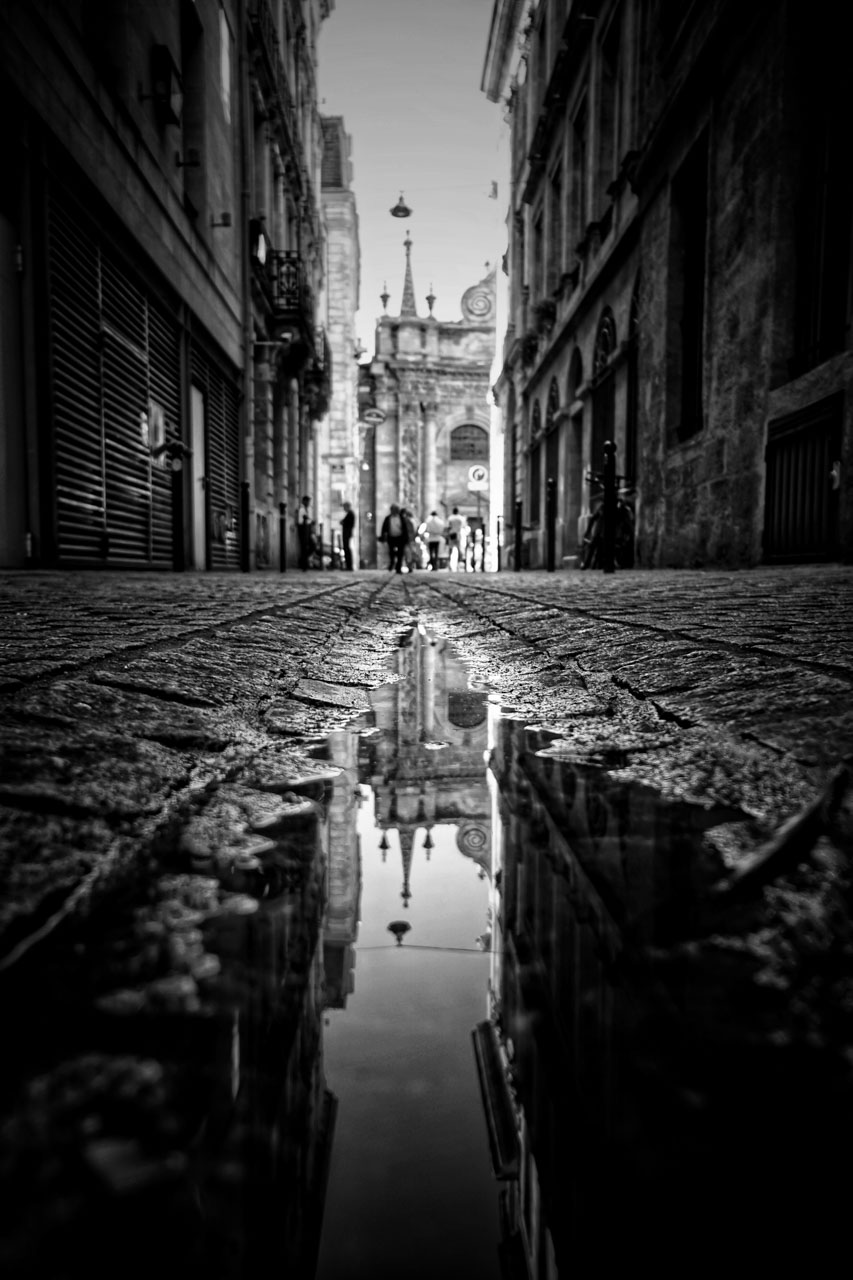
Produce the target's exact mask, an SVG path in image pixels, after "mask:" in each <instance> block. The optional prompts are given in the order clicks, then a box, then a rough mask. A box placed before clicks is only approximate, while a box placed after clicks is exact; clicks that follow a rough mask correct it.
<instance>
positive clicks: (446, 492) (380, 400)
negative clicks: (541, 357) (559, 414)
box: [363, 233, 496, 567]
mask: <svg viewBox="0 0 853 1280" xmlns="http://www.w3.org/2000/svg"><path fill="white" fill-rule="evenodd" d="M403 248H404V252H405V260H404V268H403V289H402V295H401V301H400V309H399V312H398V313H397V314H396V315H389V314H388V313H387V311H386V312H385V314H383V315H382V316H381V317H380V319H379V320H378V322H377V326H376V345H375V355H374V358H373V361H372V363H371V365H370V368H369V372H368V378H369V382H370V384H371V392H372V394H371V399H372V402H373V408H374V409H378V410H380V411H381V414H382V415H384V417H383V420H382V421H381V422H380V423H378V424H377V425H376V426H375V429H374V430H373V431H372V433H371V435H370V436H368V437H367V438H366V440H365V451H364V456H365V460H366V463H367V467H368V472H367V473H365V474H366V475H368V474H369V477H370V478H369V482H368V484H364V483H363V491H364V492H365V502H364V506H365V507H366V508H369V510H365V512H364V516H365V518H367V517H369V516H372V517H373V518H374V520H375V526H376V528H377V529H378V527H379V526H380V525H381V522H382V520H383V519H384V517H385V515H387V512H388V508H389V507H390V505H391V503H392V502H397V503H399V504H401V505H402V506H405V507H408V508H409V509H410V510H411V511H412V513H413V515H414V518H415V523H416V524H419V523H420V522H421V521H422V520H424V519H426V517H427V516H428V515H429V514H430V512H431V511H437V512H438V514H439V516H442V517H446V516H448V515H450V513H451V511H452V510H453V508H454V507H455V506H458V507H459V510H460V511H461V512H463V514H465V515H466V516H467V517H468V521H469V524H471V526H472V528H477V527H485V526H486V525H487V523H488V504H489V492H488V487H487V486H486V487H479V488H477V489H476V490H473V489H471V488H469V484H470V483H471V469H472V467H473V466H479V467H480V468H481V469H485V471H486V474H487V475H488V467H489V385H490V370H491V366H492V360H493V358H494V353H495V303H496V300H495V268H494V266H491V265H490V264H489V263H487V264H486V272H485V275H484V276H483V277H482V279H481V280H479V281H478V282H477V283H476V284H474V285H472V286H471V287H470V288H469V289H466V291H465V293H464V294H463V296H462V301H461V311H462V318H461V319H459V320H453V321H445V320H438V319H437V318H436V317H435V315H434V314H433V307H434V305H435V301H436V299H435V296H434V294H433V292H432V289H431V288H430V292H429V293H428V294H427V295H426V297H425V301H426V303H427V307H428V313H427V314H426V315H419V314H418V306H417V299H416V294H415V285H414V269H413V265H412V257H413V249H414V243H413V241H412V238H411V236H410V235H409V234H408V233H407V234H406V238H405V240H404V241H403ZM382 301H383V306H384V307H387V303H388V301H389V294H388V293H387V292H385V293H383V295H382ZM375 416H377V417H378V416H379V415H375ZM368 495H369V496H368ZM372 550H373V559H372V560H370V561H368V560H367V559H366V560H365V567H371V566H373V565H376V563H377V560H376V542H375V538H374V539H373V545H372Z"/></svg>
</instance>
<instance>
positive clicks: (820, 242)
mask: <svg viewBox="0 0 853 1280" xmlns="http://www.w3.org/2000/svg"><path fill="white" fill-rule="evenodd" d="M797 13H798V16H799V21H797V22H796V26H795V37H796V39H795V43H794V46H793V47H795V48H796V49H797V64H796V75H797V80H798V86H797V88H798V91H799V96H798V100H797V102H796V110H797V119H796V125H797V127H798V129H799V132H800V159H799V161H798V164H797V170H796V173H797V176H798V179H799V190H798V192H797V198H796V205H795V217H796V231H795V235H796V242H795V244H796V253H795V270H796V277H795V280H796V292H795V303H794V307H795V310H794V355H793V359H792V361H791V365H792V368H791V372H792V373H793V374H794V375H797V374H800V373H803V372H804V371H805V370H807V369H811V368H814V366H815V365H817V364H821V363H823V361H824V360H827V359H828V358H829V357H830V356H831V355H834V354H835V353H836V352H838V351H841V350H843V349H844V346H845V343H846V338H847V324H848V314H849V310H848V309H849V301H848V300H849V291H850V283H851V281H850V267H851V254H850V239H851V226H853V176H851V169H850V143H849V137H848V134H849V130H848V127H847V116H848V111H847V90H846V85H847V79H848V77H847V73H846V68H845V58H846V54H847V49H846V41H845V40H844V37H843V35H842V33H841V30H840V28H839V24H838V22H837V21H836V20H835V19H832V20H830V23H829V26H828V27H827V23H826V20H825V17H824V18H822V20H821V21H820V22H818V21H817V20H816V19H815V17H814V15H812V14H811V13H810V12H809V13H806V12H805V11H804V12H803V13H802V14H799V10H797Z"/></svg>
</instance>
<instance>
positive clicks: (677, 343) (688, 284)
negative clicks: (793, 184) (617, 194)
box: [667, 134, 708, 440]
mask: <svg viewBox="0 0 853 1280" xmlns="http://www.w3.org/2000/svg"><path fill="white" fill-rule="evenodd" d="M707 219H708V138H707V134H703V135H702V137H701V138H700V139H699V141H698V142H696V143H695V144H694V146H693V148H692V149H691V151H690V153H689V154H688V156H687V158H686V160H685V161H684V163H683V164H682V166H681V168H680V169H679V171H678V173H677V174H676V176H675V178H674V179H673V181H672V188H671V205H670V233H669V276H668V281H667V339H668V345H669V365H668V369H667V410H668V413H667V416H668V419H669V422H670V423H671V428H672V432H673V434H674V437H675V439H676V440H687V439H689V438H690V437H691V436H693V435H695V434H696V433H697V432H698V431H701V429H702V361H703V354H704V325H705V240H706V224H707Z"/></svg>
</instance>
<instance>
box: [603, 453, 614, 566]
mask: <svg viewBox="0 0 853 1280" xmlns="http://www.w3.org/2000/svg"><path fill="white" fill-rule="evenodd" d="M602 479H603V488H604V495H603V497H602V502H601V544H602V547H601V550H602V555H601V567H602V569H603V570H604V572H605V573H613V571H614V569H615V568H616V501H617V490H616V445H615V444H614V443H613V441H612V440H605V442H604V475H603V478H602Z"/></svg>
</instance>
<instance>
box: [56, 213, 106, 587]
mask: <svg viewBox="0 0 853 1280" xmlns="http://www.w3.org/2000/svg"><path fill="white" fill-rule="evenodd" d="M49 264H50V287H51V306H50V354H51V387H52V392H53V431H54V440H55V449H56V452H55V467H56V536H57V542H58V547H59V561H60V564H62V563H75V564H84V565H85V564H99V563H101V562H102V541H101V539H102V534H103V530H104V526H105V522H106V494H105V489H104V460H103V424H102V422H101V352H100V342H99V336H100V316H99V307H98V274H99V264H98V250H97V246H96V245H95V242H94V239H93V238H92V237H91V236H90V235H88V234H87V233H86V232H85V231H84V230H83V228H81V227H80V226H78V225H76V224H75V223H74V222H73V221H72V219H71V218H69V217H68V216H67V215H66V213H65V211H64V210H63V209H62V208H60V207H59V206H58V204H57V203H56V202H55V201H52V202H51V207H50V232H49Z"/></svg>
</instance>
